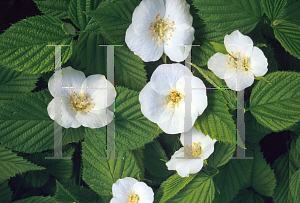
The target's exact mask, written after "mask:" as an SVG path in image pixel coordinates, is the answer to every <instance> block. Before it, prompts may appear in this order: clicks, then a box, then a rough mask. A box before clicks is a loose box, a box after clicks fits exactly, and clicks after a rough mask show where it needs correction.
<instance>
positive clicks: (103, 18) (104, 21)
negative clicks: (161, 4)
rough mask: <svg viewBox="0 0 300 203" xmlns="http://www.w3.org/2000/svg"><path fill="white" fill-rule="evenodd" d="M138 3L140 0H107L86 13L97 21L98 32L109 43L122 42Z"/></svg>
mask: <svg viewBox="0 0 300 203" xmlns="http://www.w3.org/2000/svg"><path fill="white" fill-rule="evenodd" d="M139 3H140V0H123V1H116V0H107V1H104V2H102V3H100V4H99V6H98V8H97V9H96V10H93V11H88V12H86V14H87V15H88V16H90V17H92V18H93V19H94V20H95V21H96V22H97V23H98V26H99V27H98V29H99V31H100V33H101V34H102V35H103V37H104V38H105V39H106V40H107V41H108V42H109V43H111V44H124V43H125V33H126V30H127V28H128V27H129V25H130V24H131V18H132V13H133V11H134V9H135V8H136V7H137V6H138V5H139Z"/></svg>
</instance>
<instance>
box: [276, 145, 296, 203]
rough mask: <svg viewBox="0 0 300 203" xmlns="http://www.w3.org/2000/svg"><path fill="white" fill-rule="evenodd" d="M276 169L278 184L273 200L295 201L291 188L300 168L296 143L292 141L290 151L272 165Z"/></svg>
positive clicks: (281, 202) (279, 201)
mask: <svg viewBox="0 0 300 203" xmlns="http://www.w3.org/2000/svg"><path fill="white" fill-rule="evenodd" d="M272 168H274V171H275V175H276V179H277V185H276V188H275V191H274V195H273V198H274V199H273V200H274V202H275V203H293V202H295V201H294V200H293V197H292V195H291V191H290V190H289V185H290V183H291V179H292V176H293V175H294V173H295V172H296V171H298V170H299V169H300V157H299V154H298V153H297V150H296V143H295V142H294V141H292V143H291V146H290V150H289V152H288V153H285V154H283V155H281V156H280V157H279V158H277V159H276V160H275V162H274V164H273V166H272Z"/></svg>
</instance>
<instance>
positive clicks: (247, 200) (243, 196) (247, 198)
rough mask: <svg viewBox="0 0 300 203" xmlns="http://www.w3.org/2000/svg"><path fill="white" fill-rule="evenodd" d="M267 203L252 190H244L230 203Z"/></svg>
mask: <svg viewBox="0 0 300 203" xmlns="http://www.w3.org/2000/svg"><path fill="white" fill-rule="evenodd" d="M240 202H243V203H254V202H255V203H265V201H264V199H263V198H261V197H260V196H259V195H257V194H255V192H254V191H252V190H247V189H242V190H240V191H239V193H238V194H237V196H235V197H234V199H233V200H232V201H231V202H230V203H240Z"/></svg>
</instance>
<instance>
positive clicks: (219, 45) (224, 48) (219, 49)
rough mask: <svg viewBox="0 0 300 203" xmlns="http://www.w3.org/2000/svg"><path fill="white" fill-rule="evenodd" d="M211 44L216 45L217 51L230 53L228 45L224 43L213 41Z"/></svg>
mask: <svg viewBox="0 0 300 203" xmlns="http://www.w3.org/2000/svg"><path fill="white" fill-rule="evenodd" d="M211 44H212V45H213V46H214V49H215V50H216V52H219V53H222V54H228V52H227V50H226V47H225V45H224V44H221V43H216V42H211Z"/></svg>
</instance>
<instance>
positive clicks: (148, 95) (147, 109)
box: [139, 63, 207, 134]
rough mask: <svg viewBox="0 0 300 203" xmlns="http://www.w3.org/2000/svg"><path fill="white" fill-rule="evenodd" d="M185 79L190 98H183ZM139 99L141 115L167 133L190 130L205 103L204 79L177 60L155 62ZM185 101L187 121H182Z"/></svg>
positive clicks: (183, 119)
mask: <svg viewBox="0 0 300 203" xmlns="http://www.w3.org/2000/svg"><path fill="white" fill-rule="evenodd" d="M185 81H189V82H191V88H192V90H191V101H186V100H185ZM139 100H140V103H141V110H142V113H143V114H144V116H145V117H146V118H148V119H149V120H150V121H152V122H154V123H157V125H158V126H159V127H160V128H161V129H162V130H163V131H164V132H166V133H169V134H176V133H182V132H186V131H189V130H190V129H191V128H192V126H193V125H194V123H195V120H196V119H197V117H198V116H199V115H201V114H202V113H203V111H204V110H205V108H206V107H207V96H206V87H205V85H204V83H203V82H202V80H200V79H199V78H197V77H194V76H193V74H192V72H191V71H190V70H189V69H188V68H187V67H185V66H184V65H181V64H179V63H177V64H162V65H160V66H158V67H157V68H156V70H155V71H154V72H153V74H152V76H151V78H150V81H149V82H148V84H147V85H146V86H145V87H144V88H143V89H142V91H141V92H140V95H139ZM185 105H190V109H191V121H192V122H191V123H190V125H187V124H185V107H186V106H185ZM186 123H187V122H186Z"/></svg>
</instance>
